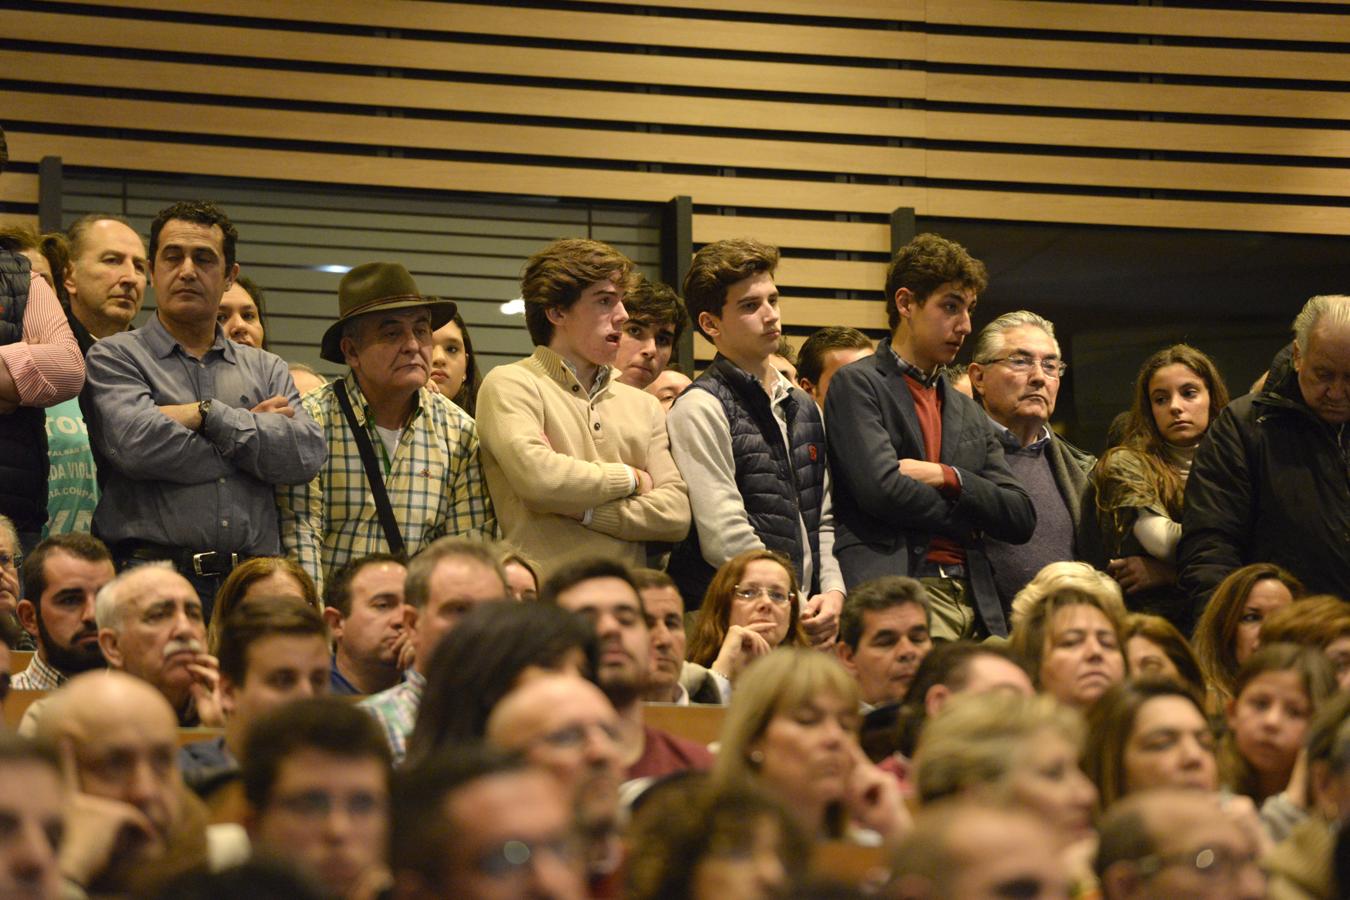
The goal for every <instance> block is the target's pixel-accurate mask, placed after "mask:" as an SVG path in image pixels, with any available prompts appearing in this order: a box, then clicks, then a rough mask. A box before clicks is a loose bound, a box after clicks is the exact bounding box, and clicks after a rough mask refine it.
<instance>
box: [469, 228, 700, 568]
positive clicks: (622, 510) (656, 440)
mask: <svg viewBox="0 0 1350 900" xmlns="http://www.w3.org/2000/svg"><path fill="white" fill-rule="evenodd" d="M632 272H633V264H632V262H631V261H630V260H629V259H628V258H626V257H625V256H624V255H623V254H621V253H619V252H618V251H617V250H615V249H614V248H613V247H610V246H609V245H607V244H603V243H600V242H599V241H592V240H575V239H571V240H562V241H557V242H555V243H553V244H551V245H550V246H548V247H547V248H545V249H544V250H543V251H541V252H540V253H538V254H536V255H535V256H534V257H532V258H531V259H530V261H529V263H528V264H527V265H526V267H525V275H524V277H523V278H522V279H521V296H522V297H523V298H524V300H525V324H526V326H527V327H528V329H529V332H530V337H531V339H532V340H533V341H534V343H535V345H536V346H535V351H534V354H533V355H531V356H530V357H528V358H527V359H523V360H521V361H519V362H517V363H514V364H512V365H509V366H498V367H497V368H496V369H493V370H492V371H491V372H489V373H488V375H487V377H486V378H485V379H484V380H483V386H482V388H481V390H480V391H479V394H478V434H479V441H480V450H479V452H480V458H481V462H482V466H483V473H484V475H485V477H486V478H487V483H488V490H489V492H490V493H491V494H492V503H493V506H494V507H495V508H496V510H497V519H498V522H499V523H500V525H501V529H502V535H503V537H504V538H505V539H506V540H507V541H509V542H511V543H512V544H514V545H515V546H517V547H519V548H520V549H521V550H522V551H524V552H525V553H527V554H529V556H530V557H531V558H532V559H534V560H536V561H538V563H539V565H540V566H541V567H542V569H543V570H544V571H545V572H546V573H547V572H552V571H553V570H554V569H555V568H557V566H558V565H559V564H560V563H562V562H564V561H566V560H569V559H573V558H576V557H580V556H602V557H605V558H607V559H612V560H616V561H619V562H624V563H626V564H628V565H630V566H641V565H643V564H644V563H645V558H646V542H647V541H672V542H673V541H678V540H680V539H682V538H683V537H684V535H685V533H686V532H687V531H688V530H689V497H688V494H687V491H686V489H685V484H684V480H683V479H682V478H681V477H680V473H679V470H678V469H677V468H676V467H675V461H674V460H673V459H672V458H671V455H670V445H669V442H668V440H667V438H666V427H665V426H666V423H665V414H664V413H663V412H662V410H661V406H660V404H659V403H658V402H657V400H656V398H655V397H653V396H652V395H650V394H647V393H644V392H643V391H640V390H638V389H636V388H633V387H629V386H628V385H625V384H620V383H618V381H617V379H616V378H615V372H614V369H613V368H611V366H612V364H613V362H614V358H615V354H616V353H617V352H618V349H619V338H620V334H621V331H620V329H622V327H623V323H624V322H625V320H627V318H628V313H627V312H626V311H625V310H624V307H623V300H624V294H625V292H626V291H627V288H628V285H629V283H630V281H631V278H632ZM545 577H547V575H545Z"/></svg>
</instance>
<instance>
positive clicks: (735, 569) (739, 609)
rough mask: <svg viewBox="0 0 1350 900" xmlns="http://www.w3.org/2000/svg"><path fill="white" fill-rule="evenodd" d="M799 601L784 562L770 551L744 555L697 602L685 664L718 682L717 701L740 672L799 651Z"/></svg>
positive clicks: (725, 568)
mask: <svg viewBox="0 0 1350 900" xmlns="http://www.w3.org/2000/svg"><path fill="white" fill-rule="evenodd" d="M801 610H802V596H801V594H800V592H799V590H798V587H797V575H796V573H795V572H794V570H793V568H792V564H791V563H789V562H788V561H787V558H786V557H784V556H782V555H781V554H778V553H775V552H774V551H772V550H747V551H746V552H744V553H742V554H740V555H739V556H735V557H732V559H730V560H728V561H727V562H726V563H725V564H724V565H723V566H722V568H720V569H718V570H717V574H715V575H714V576H713V580H712V583H711V584H709V585H708V593H707V594H705V595H704V597H703V605H702V606H701V607H699V611H698V617H697V618H696V619H695V620H694V633H693V636H692V637H691V638H690V639H689V660H690V662H695V663H698V664H699V665H700V666H706V667H707V668H708V669H709V670H711V672H712V673H713V675H714V676H715V677H716V678H718V679H719V680H718V687H719V690H720V691H721V696H722V699H723V702H725V701H726V700H727V699H729V698H730V696H731V685H732V684H733V683H734V682H735V681H736V680H737V679H738V678H739V677H740V674H741V672H742V671H744V670H745V667H746V666H747V665H749V664H750V663H751V662H753V661H754V660H756V659H758V658H759V657H761V656H765V655H767V654H768V653H769V652H770V651H772V650H773V649H775V648H776V647H779V646H786V647H804V646H806V645H807V638H806V632H805V630H804V629H803V628H802V624H801Z"/></svg>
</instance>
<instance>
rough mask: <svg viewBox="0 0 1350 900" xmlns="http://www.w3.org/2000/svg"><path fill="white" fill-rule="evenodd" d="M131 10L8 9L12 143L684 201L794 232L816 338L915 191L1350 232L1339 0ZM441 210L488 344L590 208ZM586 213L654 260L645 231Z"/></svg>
mask: <svg viewBox="0 0 1350 900" xmlns="http://www.w3.org/2000/svg"><path fill="white" fill-rule="evenodd" d="M109 5H112V6H117V7H120V8H122V9H124V10H134V11H136V12H135V14H132V15H125V16H116V15H103V14H102V12H103V10H102V9H101V8H100V7H99V6H97V5H86V4H79V3H71V4H69V5H62V4H52V5H48V6H46V7H44V9H43V11H40V12H35V11H27V10H12V11H10V12H9V13H8V14H7V18H6V36H7V38H8V40H9V43H8V46H7V47H6V48H4V49H0V73H4V74H5V75H8V76H9V77H11V78H18V77H21V78H22V79H23V82H22V83H18V82H13V83H12V85H11V86H7V87H6V89H5V101H4V103H3V105H0V121H3V122H4V124H5V125H6V128H7V130H8V132H9V135H10V149H11V155H12V156H13V158H14V159H15V160H16V161H18V162H21V163H24V164H35V163H36V162H37V161H38V160H39V159H40V158H41V157H42V156H45V155H58V156H61V157H62V158H63V160H64V161H65V164H66V165H67V166H68V167H74V168H75V169H80V168H90V169H113V170H120V171H126V172H132V173H145V174H146V175H157V174H165V175H178V176H187V177H198V176H201V177H225V178H257V177H266V178H268V179H272V180H274V181H276V182H287V181H293V182H297V183H303V184H307V185H316V184H317V185H330V186H332V188H333V189H334V190H346V189H348V188H349V187H350V186H366V187H370V188H381V189H383V188H393V189H400V190H403V189H412V190H421V191H427V192H436V193H437V195H440V194H443V193H445V192H451V193H472V194H477V195H483V196H484V197H490V196H493V195H501V196H503V197H542V198H562V199H565V200H613V201H618V202H623V203H631V204H653V205H654V204H659V203H663V202H665V201H666V200H668V199H669V198H670V197H672V196H676V195H688V196H690V197H691V198H692V199H693V202H694V204H695V206H696V209H697V213H696V215H695V218H694V240H695V243H696V244H701V243H705V242H707V241H711V240H718V239H721V238H726V237H734V236H746V235H748V236H753V237H757V238H759V239H761V240H766V241H770V242H773V243H775V244H778V245H779V246H781V247H782V248H783V261H782V264H781V266H780V268H779V270H778V273H777V275H778V281H779V283H780V285H781V286H782V287H783V288H784V290H785V293H786V296H785V297H784V298H783V310H784V321H785V324H786V325H787V326H788V327H789V328H790V329H791V330H792V333H793V336H794V338H797V339H800V337H802V334H801V332H803V331H804V330H806V329H810V328H815V327H819V326H821V325H825V324H840V323H842V324H851V325H855V326H858V327H862V328H867V329H869V330H872V331H873V332H874V333H875V332H876V331H879V330H881V329H884V327H885V317H884V312H885V310H884V306H883V305H882V304H881V303H880V300H879V299H877V298H879V295H880V289H881V284H882V282H883V280H884V277H885V264H884V260H885V258H886V256H887V255H888V253H889V242H890V229H889V226H888V224H887V217H888V216H889V214H890V213H891V211H892V210H894V209H896V208H897V207H904V206H908V207H912V208H914V210H915V211H916V213H917V214H918V215H920V216H930V217H949V218H957V219H974V220H1001V221H1008V222H1027V223H1034V222H1060V223H1076V224H1090V225H1117V226H1143V227H1155V228H1156V227H1166V228H1185V229H1218V230H1235V231H1251V232H1283V233H1293V234H1329V235H1347V234H1350V204H1347V203H1346V202H1345V200H1346V198H1347V197H1350V128H1348V127H1347V122H1350V53H1343V52H1336V51H1335V49H1330V50H1329V49H1328V48H1334V46H1335V45H1341V44H1346V43H1350V16H1346V15H1344V14H1338V8H1337V7H1335V6H1332V5H1328V8H1327V10H1326V11H1325V12H1320V13H1309V12H1307V11H1306V9H1303V8H1297V9H1292V10H1289V11H1286V10H1279V11H1275V10H1253V9H1250V8H1241V7H1242V6H1243V5H1242V4H1239V3H1236V2H1235V3H1234V4H1232V5H1233V7H1234V8H1230V9H1224V8H1209V9H1199V8H1187V7H1178V6H1160V5H1150V4H1136V3H1109V4H1108V3H1085V2H1084V3H1069V2H1064V3H1059V2H1041V0H1036V2H1011V0H898V2H894V3H890V2H879V0H860V2H857V3H848V4H840V3H836V2H824V0H796V2H793V3H789V4H782V3H778V2H769V0H726V2H712V0H669V2H663V3H660V4H657V5H654V6H650V5H646V4H636V3H632V2H621V0H601V2H600V3H599V4H596V5H592V6H580V5H568V6H562V5H561V4H560V8H548V5H547V4H546V3H541V4H539V5H537V6H535V7H530V8H522V7H510V6H500V5H496V4H487V3H483V4H472V3H454V2H432V0H378V2H367V3H362V4H354V3H310V4H301V3H280V4H279V3H275V2H272V0H235V2H234V3H231V4H229V5H228V6H227V7H222V6H221V5H220V4H219V3H217V2H214V0H121V2H117V3H110V4H109ZM54 42H59V43H60V50H59V51H58V50H54V49H52V47H53V43H54ZM110 48H111V49H110ZM165 51H169V52H170V53H172V54H176V56H170V57H166V56H165ZM10 73H21V74H20V75H12V74H10ZM36 201H37V185H36V178H35V177H34V176H32V175H30V174H28V173H27V172H24V173H15V172H11V173H10V174H8V175H5V176H3V177H0V202H4V203H6V204H7V206H8V208H9V210H10V212H9V213H8V215H10V216H17V217H28V216H31V215H32V214H33V213H35V212H36ZM147 203H149V201H147ZM236 204H237V207H238V208H239V209H241V210H248V209H249V206H248V204H247V203H246V202H245V201H244V198H236ZM419 215H420V213H418V212H416V211H412V210H409V211H407V212H395V211H392V210H391V211H383V212H381V213H380V214H379V215H378V217H374V218H372V221H371V227H370V228H369V230H368V233H365V234H361V235H353V234H350V233H348V232H347V231H344V228H346V226H338V225H329V224H327V223H324V224H321V225H314V226H313V227H314V229H315V233H314V238H315V241H316V243H315V246H323V247H327V248H331V251H332V252H331V253H330V252H325V253H324V254H319V255H323V256H324V258H325V259H328V258H329V257H332V258H339V257H340V258H342V259H344V260H346V259H347V257H346V256H343V255H342V252H341V251H342V248H344V247H350V248H356V249H353V251H352V252H353V253H356V252H358V250H359V252H369V251H372V250H379V251H380V252H390V253H395V252H398V253H402V254H406V256H407V258H408V259H409V260H410V261H411V262H412V263H414V264H415V265H419V266H426V267H428V268H434V266H433V265H432V263H433V261H434V260H435V259H436V257H437V254H438V253H440V252H441V250H440V249H439V245H438V240H437V239H436V238H435V236H434V235H431V234H428V233H426V232H424V231H422V230H420V229H419V228H418V227H417V222H416V220H417V217H418V216H419ZM250 216H253V213H252V212H251V211H249V212H248V213H247V214H246V215H245V217H244V218H245V219H246V220H247V221H248V222H249V224H250V227H251V229H252V231H251V239H252V240H253V241H254V242H255V243H256V245H257V248H258V249H257V251H256V257H255V259H254V265H255V266H256V267H258V268H259V269H261V270H262V271H264V272H265V273H266V274H267V275H268V277H269V278H270V279H272V280H273V281H274V282H275V283H276V284H277V285H278V286H279V289H281V290H284V291H288V292H290V300H291V302H293V303H294V304H295V306H294V308H295V315H296V317H297V319H305V318H309V319H313V320H314V323H315V324H314V327H318V325H319V324H321V315H322V312H321V308H322V305H323V304H322V299H323V298H324V297H325V296H326V295H325V294H324V293H323V292H322V291H317V292H316V291H313V290H308V289H306V288H305V287H304V286H303V281H304V279H303V278H301V277H300V276H299V275H297V273H301V272H304V271H305V270H306V267H308V266H313V265H317V264H322V263H321V261H320V260H319V258H318V255H315V254H314V253H312V252H307V251H304V250H302V249H300V248H299V247H298V245H296V244H295V242H294V241H292V240H290V239H289V229H290V228H292V227H293V226H294V224H295V223H294V222H292V221H290V220H291V219H292V218H297V219H298V218H300V217H301V214H300V213H299V212H297V211H293V210H292V211H288V210H287V209H286V208H281V207H277V208H274V209H272V210H270V212H269V213H268V214H267V215H260V216H253V217H252V218H250ZM442 221H443V222H444V223H445V224H443V225H442V226H440V227H443V228H445V229H448V230H449V231H453V232H454V233H455V240H456V242H457V243H456V246H457V247H458V248H459V249H458V252H461V253H466V254H473V255H475V260H476V261H475V262H474V263H473V264H468V263H466V264H465V267H464V271H462V272H460V273H459V274H458V275H457V276H456V279H454V280H452V281H447V282H441V283H438V284H437V289H439V290H446V291H453V292H457V293H459V294H460V295H461V296H465V297H466V298H467V299H466V309H469V310H473V311H474V312H475V314H476V315H479V316H481V317H482V318H483V327H484V328H485V329H487V331H488V332H490V333H491V335H492V336H491V337H485V340H486V341H488V342H489V343H493V344H494V346H496V345H497V342H498V341H499V338H500V337H501V335H499V334H498V333H497V329H501V330H502V331H501V333H502V334H505V333H506V332H507V331H508V330H509V328H510V326H511V323H510V322H505V321H499V320H500V319H503V318H504V317H501V316H500V314H499V313H498V312H495V311H494V310H495V307H494V306H493V304H494V303H498V302H500V300H499V299H498V298H501V299H509V298H506V297H504V295H503V294H502V293H501V292H503V291H505V292H507V293H509V292H510V286H511V285H512V283H513V279H514V278H515V277H516V276H517V275H518V272H519V267H520V263H521V262H522V261H523V259H524V258H525V257H526V256H528V255H529V253H530V252H532V250H533V249H534V248H535V247H537V246H538V244H540V243H542V242H543V241H545V240H547V239H549V237H556V236H561V235H562V234H566V233H568V232H569V229H575V228H576V227H577V225H576V224H575V223H570V222H568V221H566V220H559V221H557V222H556V223H554V224H544V225H541V227H540V229H539V230H538V231H537V232H536V231H530V232H528V233H514V231H513V230H512V229H510V228H496V227H495V226H493V225H490V224H484V223H487V222H489V221H490V220H486V219H485V220H472V219H465V220H463V221H460V220H457V219H455V218H454V217H453V216H450V217H446V218H444V219H443V220H442ZM479 227H481V228H483V229H484V230H483V231H475V230H474V229H475V228H479ZM592 227H593V228H594V229H595V230H594V231H592V232H591V233H595V234H597V235H612V239H613V240H621V239H631V240H632V241H633V244H632V246H634V247H637V248H647V249H645V250H636V249H635V250H634V251H633V252H634V253H635V254H636V255H639V256H642V255H644V254H646V255H647V257H648V258H647V259H646V260H645V264H647V265H653V264H654V261H655V258H656V255H655V249H654V248H655V243H654V242H653V241H652V240H650V239H649V236H646V235H642V234H639V233H637V232H635V231H634V230H633V228H632V227H631V226H629V225H625V224H623V223H615V224H612V225H605V224H601V223H597V224H594V225H593V226H592ZM606 228H608V229H610V230H609V231H605V230H604V229H606ZM352 258H355V256H352ZM306 327H308V326H306ZM297 333H304V334H308V332H305V331H304V330H303V328H301V331H299V332H297Z"/></svg>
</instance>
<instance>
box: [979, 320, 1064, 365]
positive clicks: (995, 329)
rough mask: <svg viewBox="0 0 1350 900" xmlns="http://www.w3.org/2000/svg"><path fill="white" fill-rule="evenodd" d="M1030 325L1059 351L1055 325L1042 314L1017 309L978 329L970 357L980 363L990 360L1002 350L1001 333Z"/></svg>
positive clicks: (1057, 352)
mask: <svg viewBox="0 0 1350 900" xmlns="http://www.w3.org/2000/svg"><path fill="white" fill-rule="evenodd" d="M1026 326H1031V327H1033V328H1039V329H1040V330H1041V331H1044V332H1045V333H1046V335H1048V336H1049V338H1050V340H1051V341H1053V342H1054V344H1055V353H1056V354H1057V355H1063V354H1060V352H1059V340H1058V338H1056V337H1055V326H1054V325H1053V324H1051V322H1050V320H1049V319H1047V318H1045V317H1044V316H1039V315H1037V314H1036V313H1034V312H1031V311H1030V310H1027V309H1019V310H1015V311H1013V312H1009V313H1004V314H1003V315H1001V316H999V317H998V318H997V319H995V320H994V321H992V322H990V323H989V324H988V325H986V326H984V328H982V329H981V330H980V333H979V335H978V336H977V337H976V338H975V350H974V353H973V354H972V355H971V359H972V360H974V361H975V362H977V363H979V364H980V365H984V364H985V363H988V362H990V361H992V360H993V359H994V358H995V357H997V356H998V354H1000V353H1002V352H1003V335H1004V333H1006V332H1008V331H1011V330H1012V329H1014V328H1023V327H1026Z"/></svg>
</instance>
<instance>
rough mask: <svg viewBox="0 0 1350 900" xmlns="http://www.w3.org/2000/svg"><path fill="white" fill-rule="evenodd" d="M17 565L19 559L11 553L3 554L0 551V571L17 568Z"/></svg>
mask: <svg viewBox="0 0 1350 900" xmlns="http://www.w3.org/2000/svg"><path fill="white" fill-rule="evenodd" d="M18 564H19V557H17V556H15V555H14V554H12V553H5V552H4V551H3V550H0V569H8V568H9V567H10V566H17V565H18Z"/></svg>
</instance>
